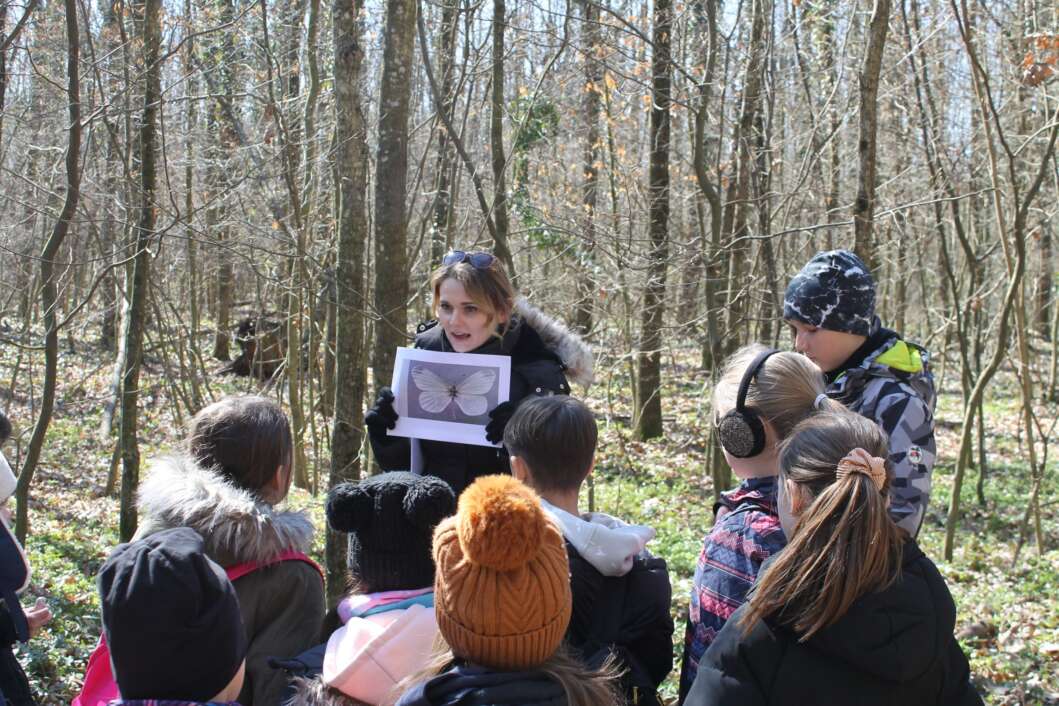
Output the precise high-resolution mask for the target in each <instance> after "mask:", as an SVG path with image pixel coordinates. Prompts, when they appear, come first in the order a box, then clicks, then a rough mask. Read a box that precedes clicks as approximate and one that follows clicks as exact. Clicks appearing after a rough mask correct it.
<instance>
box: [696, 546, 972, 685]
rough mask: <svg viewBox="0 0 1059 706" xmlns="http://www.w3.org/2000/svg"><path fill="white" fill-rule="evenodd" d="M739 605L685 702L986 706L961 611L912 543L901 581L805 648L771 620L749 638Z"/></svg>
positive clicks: (856, 606)
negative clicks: (973, 676) (959, 631)
mask: <svg viewBox="0 0 1059 706" xmlns="http://www.w3.org/2000/svg"><path fill="white" fill-rule="evenodd" d="M747 607H748V606H747V605H744V606H743V607H741V608H739V609H738V610H737V611H736V612H735V613H734V614H733V615H732V617H731V618H730V619H729V620H728V622H727V623H726V624H725V626H724V628H723V629H722V630H721V632H720V633H718V635H717V638H716V639H715V640H714V642H713V644H711V645H710V648H709V649H708V650H707V651H706V654H705V655H704V656H703V658H702V661H700V662H699V673H698V676H696V678H695V683H694V685H693V686H692V687H691V692H690V693H689V694H688V698H687V700H685V702H684V704H685V706H729V705H730V704H731V705H733V706H735V705H738V706H764V705H765V704H792V705H793V704H799V705H801V704H806V705H808V704H828V705H829V706H844V705H848V706H897V705H901V706H904V705H906V704H915V705H916V706H931V705H932V704H938V705H939V706H980V705H981V704H982V699H981V697H980V696H979V695H978V693H977V692H976V691H975V689H974V687H973V686H972V685H971V683H970V681H969V678H970V670H969V668H968V666H967V658H966V657H965V656H964V654H963V652H962V651H961V650H960V646H959V644H958V643H957V642H956V639H955V638H954V637H953V634H952V631H953V627H954V626H955V623H956V606H955V604H954V603H953V601H952V596H951V595H950V594H949V589H948V588H947V587H946V586H945V581H944V579H942V577H941V574H940V573H938V569H937V567H935V566H934V564H933V562H931V561H930V559H928V558H927V557H926V556H924V554H923V552H922V551H920V549H919V547H918V546H917V545H916V543H915V542H914V541H913V540H909V541H908V543H907V544H905V547H904V557H903V566H902V572H901V577H900V578H899V579H898V581H897V583H895V584H894V585H892V586H890V587H889V588H887V589H885V590H883V591H880V592H878V593H873V594H868V595H865V596H862V597H861V598H859V599H857V600H856V601H855V602H854V603H853V605H852V607H850V609H849V611H848V612H847V613H846V615H844V616H843V617H842V618H840V619H839V621H838V622H836V623H834V624H833V625H831V626H829V627H828V628H825V629H824V630H822V631H820V632H819V633H817V634H816V635H814V636H813V637H812V638H810V639H809V640H808V641H807V642H804V643H803V642H799V641H798V635H797V634H795V633H794V632H793V631H792V630H791V629H789V628H787V627H785V626H782V625H777V624H774V623H773V622H772V621H771V620H769V619H766V620H764V621H758V623H757V624H756V625H754V626H753V629H752V630H751V631H750V633H749V634H748V635H746V636H744V635H743V627H742V626H741V625H740V624H739V623H740V618H741V617H742V614H743V613H744V612H745V611H746V609H747Z"/></svg>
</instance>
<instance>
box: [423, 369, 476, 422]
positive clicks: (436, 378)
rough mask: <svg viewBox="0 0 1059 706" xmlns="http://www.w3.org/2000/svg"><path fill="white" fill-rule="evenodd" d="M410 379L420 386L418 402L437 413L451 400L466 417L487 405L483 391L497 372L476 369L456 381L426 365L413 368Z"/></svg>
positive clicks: (474, 415)
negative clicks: (453, 381) (446, 378)
mask: <svg viewBox="0 0 1059 706" xmlns="http://www.w3.org/2000/svg"><path fill="white" fill-rule="evenodd" d="M412 380H413V381H415V384H416V387H418V388H419V390H420V392H419V406H420V407H422V408H423V409H424V410H425V411H427V412H430V413H431V414H440V413H441V412H444V411H445V409H446V408H448V406H449V405H450V404H452V403H453V402H455V403H456V406H458V407H459V408H460V411H462V412H463V413H464V414H466V415H467V416H468V417H479V416H481V415H483V414H485V413H486V410H488V409H489V401H488V400H487V399H486V397H485V395H486V393H487V392H489V391H490V390H491V389H493V384H494V383H495V382H496V372H495V371H493V370H479V371H478V372H476V373H471V374H470V375H468V376H467V377H465V378H464V379H463V380H460V381H459V382H458V383H451V382H449V381H447V380H445V379H444V378H443V377H441V376H440V375H438V374H437V373H435V372H434V371H433V370H428V369H427V368H412Z"/></svg>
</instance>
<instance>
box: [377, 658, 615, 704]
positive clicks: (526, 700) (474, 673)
mask: <svg viewBox="0 0 1059 706" xmlns="http://www.w3.org/2000/svg"><path fill="white" fill-rule="evenodd" d="M566 704H567V700H566V692H565V691H563V687H562V686H561V685H560V684H559V683H558V682H556V681H555V680H553V679H552V678H551V677H549V676H548V675H546V674H544V673H543V672H495V671H492V670H488V669H485V668H484V667H478V666H474V665H461V666H457V667H453V668H452V669H450V670H449V671H447V672H445V673H443V674H439V675H438V676H436V677H434V678H433V679H430V680H429V681H427V682H424V683H423V684H420V685H418V686H416V687H414V688H413V689H412V690H410V691H408V692H406V693H405V694H404V695H403V696H402V697H401V698H400V700H399V701H398V702H397V706H566ZM600 706H603V704H600Z"/></svg>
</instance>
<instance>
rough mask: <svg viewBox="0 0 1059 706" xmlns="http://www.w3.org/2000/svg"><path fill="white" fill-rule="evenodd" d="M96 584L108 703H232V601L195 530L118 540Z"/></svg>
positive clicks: (235, 641)
mask: <svg viewBox="0 0 1059 706" xmlns="http://www.w3.org/2000/svg"><path fill="white" fill-rule="evenodd" d="M96 583H97V585H98V587H99V597H100V605H101V608H102V613H103V634H104V635H105V636H106V640H107V644H108V645H110V661H111V665H112V666H113V669H114V677H115V679H116V680H117V683H118V689H119V690H120V691H121V700H120V701H117V702H114V703H115V704H125V705H126V706H133V704H136V705H138V706H153V705H154V704H160V703H167V704H174V705H176V704H177V703H178V702H179V704H181V705H186V704H194V703H207V702H208V703H211V704H236V701H235V697H236V696H237V695H238V694H239V689H240V687H241V686H242V684H243V674H244V671H245V668H246V659H245V658H246V632H245V631H244V630H243V621H242V618H241V617H240V615H239V600H238V599H237V598H236V595H235V589H234V588H233V587H232V583H231V582H230V581H229V580H228V577H227V576H225V574H224V569H222V568H221V567H219V566H218V565H217V564H215V563H214V562H212V561H210V560H209V558H208V557H207V556H206V554H205V553H204V543H203V541H202V537H200V536H199V535H198V533H196V532H195V531H194V530H192V529H188V528H187V527H180V528H176V529H171V530H165V531H162V532H158V533H156V534H154V535H152V536H150V537H147V538H146V539H142V540H139V541H136V542H130V543H129V544H120V545H118V547H117V548H116V549H115V550H114V551H113V552H111V554H110V557H109V558H108V559H107V561H106V562H105V563H104V564H103V567H102V568H101V569H100V570H99V576H98V577H97V580H96ZM236 706H238V705H237V704H236Z"/></svg>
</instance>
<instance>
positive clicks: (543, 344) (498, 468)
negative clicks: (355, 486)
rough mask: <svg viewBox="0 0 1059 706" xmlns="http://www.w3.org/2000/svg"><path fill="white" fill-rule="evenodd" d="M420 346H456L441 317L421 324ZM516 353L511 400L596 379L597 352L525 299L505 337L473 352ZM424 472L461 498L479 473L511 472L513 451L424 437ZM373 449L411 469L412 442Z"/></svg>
mask: <svg viewBox="0 0 1059 706" xmlns="http://www.w3.org/2000/svg"><path fill="white" fill-rule="evenodd" d="M415 347H416V348H421V349H423V350H428V351H442V352H452V346H451V345H449V341H448V339H447V338H446V337H445V332H444V330H442V328H441V326H438V325H437V322H436V321H430V322H427V323H423V324H420V325H419V326H418V327H417V333H416V338H415ZM471 352H473V353H481V354H487V355H508V356H511V392H510V398H509V399H510V401H511V402H514V403H518V402H519V401H521V400H522V399H524V398H526V397H528V396H530V395H549V394H558V395H568V394H570V385H569V383H568V382H567V377H569V379H570V380H571V381H573V382H577V383H579V384H588V383H589V382H591V380H592V353H591V351H589V349H588V346H587V345H586V344H585V343H584V342H583V341H582V340H581V339H580V338H579V337H578V336H577V335H576V334H574V333H572V332H571V331H569V330H568V329H567V328H566V327H565V326H563V325H562V324H560V323H559V322H557V321H556V320H554V319H551V318H549V317H548V316H546V315H544V314H543V313H541V311H540V310H538V309H536V308H534V307H532V306H530V305H529V304H528V303H527V302H526V301H525V299H519V300H518V302H517V303H516V305H515V313H514V315H513V316H512V323H511V326H510V327H508V331H507V333H506V334H505V335H504V337H503V339H499V340H498V339H493V340H491V341H489V342H487V343H485V344H484V345H482V346H481V347H479V348H477V349H475V350H474V351H471ZM420 445H421V448H422V451H423V459H424V464H425V467H424V469H423V470H424V472H425V473H428V474H430V475H433V476H437V477H439V478H442V479H444V480H445V481H446V482H447V483H448V484H449V485H450V486H452V489H453V491H454V492H455V493H456V495H457V496H458V495H459V494H460V493H461V492H463V489H464V488H466V487H467V486H468V485H470V484H471V483H472V482H474V479H475V478H477V477H478V476H484V475H491V474H497V473H500V474H506V473H509V472H510V470H509V468H508V458H507V453H506V452H505V451H504V450H503V449H502V448H495V447H490V446H474V445H471V444H455V443H448V442H444V441H429V440H425V439H424V440H421V441H420ZM371 448H372V452H373V453H374V454H375V458H376V460H377V461H378V462H379V465H380V466H381V467H382V469H383V470H385V471H398V470H408V467H409V462H410V457H411V451H410V448H409V440H408V439H406V438H403V437H398V436H391V437H386V438H385V442H383V443H379V441H378V440H377V439H375V438H374V437H372V438H371Z"/></svg>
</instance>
